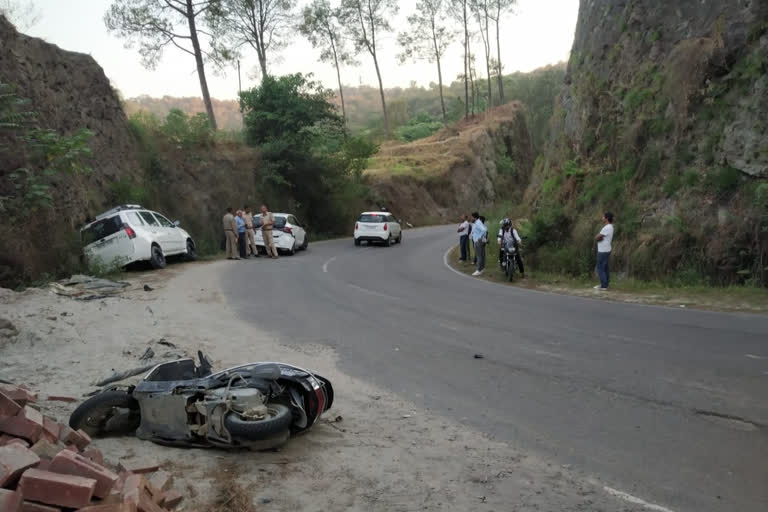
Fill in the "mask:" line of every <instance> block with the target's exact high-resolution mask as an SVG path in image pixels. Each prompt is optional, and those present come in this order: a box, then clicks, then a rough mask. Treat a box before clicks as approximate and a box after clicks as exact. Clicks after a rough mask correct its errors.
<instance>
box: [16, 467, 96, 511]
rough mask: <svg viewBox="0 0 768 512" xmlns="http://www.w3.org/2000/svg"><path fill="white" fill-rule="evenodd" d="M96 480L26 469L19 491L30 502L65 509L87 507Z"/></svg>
mask: <svg viewBox="0 0 768 512" xmlns="http://www.w3.org/2000/svg"><path fill="white" fill-rule="evenodd" d="M95 488H96V480H94V479H92V478H83V477H81V476H74V475H62V474H59V473H53V472H50V471H41V470H39V469H28V470H27V471H25V472H24V474H23V475H21V482H20V483H19V490H20V491H21V493H22V494H23V495H24V497H25V498H27V499H28V500H30V501H39V502H40V503H45V504H47V505H57V506H60V507H67V508H81V507H84V506H86V505H89V504H90V502H91V498H92V497H93V490H94V489H95Z"/></svg>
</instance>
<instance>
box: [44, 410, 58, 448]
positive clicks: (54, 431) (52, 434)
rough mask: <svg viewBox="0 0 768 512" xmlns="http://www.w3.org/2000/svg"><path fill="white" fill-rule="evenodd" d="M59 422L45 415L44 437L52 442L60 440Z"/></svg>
mask: <svg viewBox="0 0 768 512" xmlns="http://www.w3.org/2000/svg"><path fill="white" fill-rule="evenodd" d="M59 429H60V427H59V424H58V423H56V420H54V419H52V418H49V417H48V416H43V437H44V438H45V439H47V440H49V441H50V442H52V443H55V442H56V441H58V440H59Z"/></svg>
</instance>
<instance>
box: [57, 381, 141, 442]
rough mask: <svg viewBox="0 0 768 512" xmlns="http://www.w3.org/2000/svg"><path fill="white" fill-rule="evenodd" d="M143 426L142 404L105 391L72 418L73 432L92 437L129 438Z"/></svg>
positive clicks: (115, 392) (125, 396) (126, 394)
mask: <svg viewBox="0 0 768 512" xmlns="http://www.w3.org/2000/svg"><path fill="white" fill-rule="evenodd" d="M140 424H141V413H140V412H139V402H138V401H137V400H136V399H135V398H133V396H131V394H129V393H128V392H126V391H104V392H103V393H99V394H98V395H95V396H92V397H91V398H89V399H88V400H86V401H85V402H83V403H82V404H80V405H79V406H77V409H75V410H74V412H73V413H72V415H71V416H70V417H69V426H70V427H71V428H73V429H74V430H78V429H82V430H83V431H84V432H85V433H86V434H88V435H89V436H91V437H98V436H104V435H109V434H129V433H131V432H133V431H135V430H136V429H137V428H139V425H140Z"/></svg>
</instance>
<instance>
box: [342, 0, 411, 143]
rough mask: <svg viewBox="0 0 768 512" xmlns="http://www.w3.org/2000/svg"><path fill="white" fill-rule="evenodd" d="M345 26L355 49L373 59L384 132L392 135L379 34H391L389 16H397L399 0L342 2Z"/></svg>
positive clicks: (352, 0) (344, 0) (346, 0)
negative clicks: (382, 78)
mask: <svg viewBox="0 0 768 512" xmlns="http://www.w3.org/2000/svg"><path fill="white" fill-rule="evenodd" d="M341 7H342V13H343V19H344V25H345V26H346V28H347V30H348V31H349V34H350V35H351V36H352V38H353V40H354V42H355V49H356V50H357V51H358V52H360V51H362V50H367V51H368V53H370V55H371V57H372V58H373V65H374V67H375V68H376V77H377V78H378V79H379V95H380V96H381V110H382V112H383V114H384V130H385V131H386V132H387V133H390V126H389V116H388V114H387V102H386V100H385V99H384V84H383V82H382V80H381V70H380V69H379V53H378V46H377V44H378V42H377V40H376V35H377V32H389V31H391V30H392V27H391V26H390V24H389V19H388V16H391V15H395V14H397V11H398V9H399V8H398V5H397V0H342V4H341Z"/></svg>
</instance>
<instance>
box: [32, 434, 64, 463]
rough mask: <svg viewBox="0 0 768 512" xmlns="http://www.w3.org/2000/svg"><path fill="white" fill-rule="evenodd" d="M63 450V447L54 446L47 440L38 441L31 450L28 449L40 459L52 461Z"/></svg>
mask: <svg viewBox="0 0 768 512" xmlns="http://www.w3.org/2000/svg"><path fill="white" fill-rule="evenodd" d="M63 449H64V447H63V446H60V445H55V444H53V443H52V442H50V441H48V440H47V439H41V440H39V441H38V442H36V443H35V444H33V445H32V448H30V450H32V451H33V452H35V453H36V454H37V456H38V457H40V458H41V459H52V458H54V457H55V456H56V455H58V454H59V452H60V451H61V450H63Z"/></svg>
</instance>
